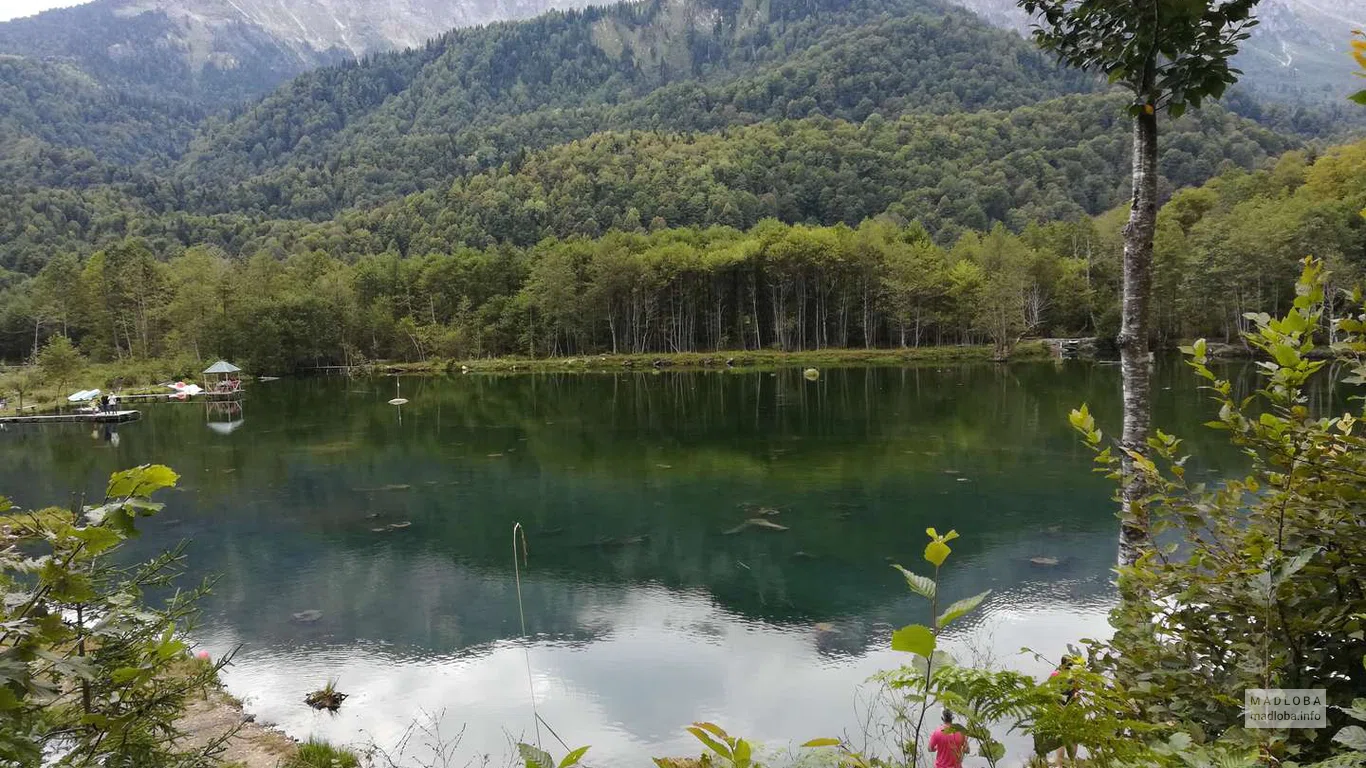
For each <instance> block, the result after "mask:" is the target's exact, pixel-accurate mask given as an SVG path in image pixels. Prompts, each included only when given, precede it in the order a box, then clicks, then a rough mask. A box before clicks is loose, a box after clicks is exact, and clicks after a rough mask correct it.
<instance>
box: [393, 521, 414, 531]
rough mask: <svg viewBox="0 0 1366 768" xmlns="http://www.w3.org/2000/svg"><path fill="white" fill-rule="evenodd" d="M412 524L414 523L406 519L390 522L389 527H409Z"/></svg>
mask: <svg viewBox="0 0 1366 768" xmlns="http://www.w3.org/2000/svg"><path fill="white" fill-rule="evenodd" d="M410 525H412V523H410V522H408V521H406V520H405V521H403V522H401V523H389V528H390V529H398V528H407V527H408V526H410Z"/></svg>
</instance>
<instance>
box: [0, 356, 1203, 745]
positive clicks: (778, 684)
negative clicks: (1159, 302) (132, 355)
mask: <svg viewBox="0 0 1366 768" xmlns="http://www.w3.org/2000/svg"><path fill="white" fill-rule="evenodd" d="M1118 373H1119V371H1118V367H1117V366H1113V365H1091V364H1082V363H1068V364H1065V365H1055V364H1050V363H1039V364H1019V365H1011V366H1007V367H1001V366H993V365H971V366H955V367H915V368H851V369H832V370H827V371H825V372H824V373H823V375H822V376H821V378H820V380H819V381H816V382H810V381H806V380H804V379H803V378H802V376H801V372H800V371H799V370H797V369H792V370H784V371H780V372H778V373H776V374H770V373H715V372H713V373H662V374H653V375H652V374H643V373H623V374H618V375H612V374H579V375H573V374H567V375H519V376H508V377H495V376H455V377H434V378H405V379H403V396H404V397H407V398H409V399H410V403H409V404H408V405H405V406H403V407H402V408H396V407H394V406H391V405H388V404H387V402H386V401H387V400H389V399H390V398H392V397H394V380H393V379H392V378H374V379H345V378H309V379H283V380H279V381H273V382H267V383H258V384H256V385H254V386H252V387H251V388H250V390H249V393H248V395H247V398H246V399H245V400H244V402H243V403H242V404H241V410H240V412H232V411H227V410H224V409H223V407H221V406H211V405H206V404H204V403H183V404H182V403H158V404H150V405H144V406H140V407H141V410H142V411H143V419H142V420H141V421H139V422H136V423H132V424H126V425H121V426H119V427H118V428H117V429H116V430H109V429H105V428H100V429H95V430H93V431H92V429H91V428H90V427H89V426H88V425H85V426H83V425H52V426H43V427H33V426H23V427H16V426H10V427H9V428H8V429H6V430H4V431H0V493H3V494H6V495H8V496H10V497H12V498H13V499H14V500H15V501H16V503H19V504H21V505H24V506H35V505H44V504H47V503H53V502H65V501H66V500H68V499H70V498H71V495H72V493H73V492H75V491H81V490H84V491H86V492H88V493H92V494H95V493H98V492H99V491H100V489H102V487H103V482H104V479H105V478H106V477H107V476H108V474H109V473H110V472H111V471H114V470H116V469H120V468H125V467H128V466H131V465H135V464H140V463H146V462H158V463H165V464H169V465H171V466H172V467H174V468H175V469H176V470H177V471H179V472H180V473H181V476H182V480H181V485H180V488H179V489H177V490H176V491H174V492H170V493H167V494H165V498H164V499H163V500H164V501H166V502H167V509H166V511H165V512H164V513H163V514H162V515H161V516H160V517H158V518H155V519H153V520H151V521H149V522H148V523H147V524H146V526H145V533H144V535H143V537H142V538H141V539H140V540H139V541H138V542H137V544H136V545H135V547H134V548H133V549H134V551H133V552H131V553H129V554H130V555H137V554H145V553H147V552H149V551H151V550H152V549H153V548H157V547H163V546H168V545H171V544H174V543H175V542H177V541H180V540H182V539H190V540H192V544H191V545H190V549H189V554H190V561H191V576H192V577H199V576H204V575H209V574H217V575H219V576H220V577H221V578H220V581H219V582H218V585H217V587H216V589H215V592H214V594H213V596H212V597H211V599H210V600H209V601H208V602H207V604H206V605H205V606H204V608H205V613H204V620H203V624H202V626H201V627H200V628H199V629H198V630H197V633H196V636H197V639H199V640H200V641H201V642H202V643H203V645H204V646H205V647H207V648H208V649H209V650H210V651H211V652H213V653H215V654H219V653H223V652H225V651H227V650H229V649H231V648H233V647H235V646H238V645H240V646H241V650H240V652H239V654H238V656H237V660H236V664H235V665H234V666H233V667H232V668H231V669H230V670H229V671H228V672H227V675H226V680H227V684H228V688H229V690H230V691H231V692H232V693H234V694H236V695H238V696H240V697H242V698H244V699H246V701H247V702H248V706H249V708H250V709H251V710H252V711H254V712H255V713H257V715H258V716H259V718H260V719H261V720H263V721H270V722H275V723H278V724H280V725H281V726H283V727H284V728H285V729H286V730H287V731H288V732H290V733H291V734H292V735H295V736H297V737H300V738H302V737H306V736H308V735H310V734H316V735H319V736H323V737H327V738H330V739H333V740H336V741H340V742H352V743H354V742H358V741H364V740H367V739H374V740H375V741H377V742H378V743H381V744H385V745H389V744H392V743H393V742H394V741H395V740H396V739H397V738H398V737H399V735H400V734H401V732H402V731H403V729H404V727H405V726H406V725H407V724H408V723H410V722H412V721H413V720H414V718H418V717H420V716H421V714H422V713H423V712H427V713H444V714H443V720H442V729H443V732H444V733H446V734H448V735H454V734H455V733H457V732H459V730H460V729H461V727H462V726H463V727H464V728H465V734H464V737H463V741H462V743H461V747H460V754H462V755H466V756H470V757H473V756H475V755H478V754H484V753H490V754H492V755H494V756H495V757H496V758H500V757H501V756H502V755H504V754H505V753H506V751H507V745H508V742H509V739H510V738H513V737H518V736H524V737H529V738H532V739H534V737H535V729H534V723H533V719H532V710H531V704H530V702H531V697H532V696H533V692H534V696H535V700H536V703H537V707H538V710H539V712H540V714H541V716H542V717H543V718H544V719H545V720H546V722H548V723H549V724H550V725H551V726H552V727H553V728H554V730H555V731H556V732H558V733H559V734H560V735H561V736H563V737H564V738H565V740H566V741H568V742H570V743H571V744H572V745H574V746H577V745H580V744H591V745H592V747H593V748H592V750H591V751H590V753H589V755H590V757H591V758H593V760H592V761H591V762H593V763H594V764H599V765H617V764H628V763H630V764H648V760H646V759H645V758H646V757H647V756H649V755H661V754H688V753H695V751H696V749H695V743H694V742H693V741H692V737H690V736H688V735H687V734H685V733H684V732H683V730H682V728H683V726H685V725H686V724H688V723H690V722H692V721H693V720H700V719H705V720H711V721H714V722H718V723H721V724H722V725H723V726H725V727H726V728H728V729H730V730H731V732H732V733H739V734H743V735H745V736H747V737H750V738H753V739H757V740H759V741H762V742H765V743H766V744H769V745H771V746H774V747H782V746H784V745H786V744H787V743H788V742H789V741H791V740H797V741H801V740H805V739H807V738H812V737H815V736H826V735H838V734H840V733H844V732H849V733H857V731H858V730H859V725H858V723H859V722H860V716H861V715H863V714H865V710H866V705H867V699H868V696H869V695H871V693H872V689H871V686H867V685H865V684H864V681H865V680H866V679H867V678H868V677H869V676H870V675H872V674H873V673H875V672H877V671H878V670H882V669H888V668H891V667H894V666H895V665H897V664H898V663H900V662H901V661H902V659H901V658H899V655H898V654H895V653H893V652H891V651H890V650H888V648H887V645H888V637H889V634H890V631H891V628H892V627H894V626H900V625H902V624H905V623H909V622H911V621H923V620H924V619H925V608H924V606H923V604H922V603H920V602H918V601H917V599H915V598H912V597H911V596H909V595H908V593H907V592H906V590H905V586H904V582H902V580H901V578H900V576H899V575H898V574H897V573H896V572H895V571H894V570H892V568H890V567H889V563H890V562H894V561H895V562H901V563H903V564H906V565H909V566H912V567H915V566H917V565H920V564H921V561H920V556H919V553H920V551H921V549H922V547H923V544H924V540H925V539H924V529H925V528H926V527H927V526H936V527H938V528H939V529H940V530H945V529H949V528H955V529H957V530H958V531H959V532H960V533H961V534H962V536H963V538H961V539H959V540H958V542H956V543H955V545H954V547H955V552H954V556H953V558H952V560H951V561H950V564H949V567H948V569H947V572H946V575H945V584H944V587H943V588H942V590H941V593H942V594H943V595H944V596H945V597H946V598H947V599H957V598H959V597H963V596H966V595H969V594H972V593H975V592H978V591H981V590H984V589H991V590H993V591H992V595H991V596H990V597H989V598H988V600H987V602H986V603H985V604H984V607H983V608H982V609H981V610H980V611H979V612H978V613H976V614H974V615H973V616H972V618H971V620H970V621H965V622H964V623H963V624H962V625H961V626H960V627H959V628H958V629H957V630H956V632H955V633H954V635H953V640H954V643H955V646H956V648H957V649H958V650H959V652H960V655H969V654H977V655H981V654H986V655H990V656H991V657H993V658H994V660H995V661H996V663H1000V664H1005V665H1010V666H1014V667H1017V668H1021V669H1024V670H1028V671H1030V672H1034V673H1037V674H1040V675H1042V674H1046V673H1047V671H1048V669H1049V668H1048V665H1047V664H1046V663H1044V662H1039V661H1035V660H1034V659H1032V658H1031V657H1029V656H1026V655H1021V654H1020V653H1019V649H1020V648H1021V647H1022V646H1029V647H1031V648H1033V649H1034V650H1037V651H1039V652H1040V653H1042V654H1044V655H1045V656H1046V657H1048V658H1056V657H1057V656H1058V655H1059V654H1060V653H1061V652H1062V651H1063V650H1064V649H1065V647H1066V644H1067V643H1068V642H1071V641H1075V640H1077V639H1078V638H1080V637H1083V636H1096V635H1103V634H1105V631H1106V630H1105V613H1106V611H1107V609H1108V606H1109V604H1110V601H1111V599H1112V591H1111V585H1110V574H1109V568H1110V566H1111V565H1112V563H1113V560H1114V555H1115V535H1116V523H1115V518H1114V512H1113V506H1112V504H1111V502H1110V501H1109V498H1110V493H1111V489H1110V486H1109V484H1108V482H1107V481H1106V480H1104V479H1103V478H1100V477H1098V476H1095V475H1093V474H1092V473H1091V472H1090V468H1091V463H1090V454H1089V453H1088V452H1087V451H1085V449H1084V448H1082V447H1081V446H1080V445H1079V444H1078V441H1077V439H1076V438H1075V436H1074V435H1073V433H1072V432H1071V430H1070V428H1069V427H1068V425H1067V419H1066V414H1067V411H1068V409H1070V408H1072V407H1074V406H1075V405H1077V404H1079V403H1082V402H1088V403H1090V404H1091V406H1092V409H1093V410H1094V411H1096V412H1097V415H1098V418H1099V419H1100V420H1101V422H1102V424H1103V425H1104V426H1105V427H1107V428H1109V429H1110V431H1113V430H1114V429H1115V428H1117V427H1118V425H1119V377H1118ZM1155 393H1156V395H1157V404H1156V410H1157V423H1158V424H1159V425H1160V426H1162V427H1163V428H1165V429H1167V430H1168V431H1174V432H1176V433H1178V434H1181V435H1183V436H1186V437H1188V438H1190V445H1191V447H1192V448H1193V449H1194V450H1195V452H1197V453H1198V454H1201V455H1204V456H1207V457H1211V460H1212V461H1213V463H1214V464H1218V463H1219V460H1220V457H1221V456H1223V457H1225V458H1227V457H1228V453H1227V450H1226V449H1225V450H1224V451H1223V453H1222V454H1221V453H1219V452H1218V435H1217V434H1215V433H1212V432H1210V431H1208V430H1204V429H1202V428H1200V427H1199V426H1198V425H1199V423H1200V422H1202V421H1204V420H1206V419H1208V418H1210V415H1209V407H1208V404H1207V402H1206V401H1205V399H1204V397H1203V396H1202V395H1201V394H1200V393H1198V392H1197V391H1196V389H1195V383H1194V381H1193V379H1192V377H1191V376H1190V375H1189V374H1188V373H1187V372H1185V371H1184V370H1183V369H1182V368H1180V367H1178V366H1177V365H1175V364H1174V363H1173V364H1164V365H1162V366H1160V367H1159V369H1158V371H1157V386H1156V387H1155ZM1211 451H1215V452H1214V453H1210V452H1211ZM1206 463H1207V464H1208V461H1207V462H1206ZM1197 466H1199V465H1197ZM1201 471H1205V470H1201ZM759 508H772V509H776V510H779V512H778V514H776V515H772V516H769V517H767V518H766V519H769V520H773V521H775V522H777V523H779V524H781V525H783V526H786V527H787V528H788V529H789V530H786V531H773V530H762V529H749V530H745V531H742V532H739V533H733V534H727V533H726V531H728V530H730V529H733V528H734V527H735V526H737V525H738V524H739V523H741V522H743V521H744V520H745V519H746V518H748V517H753V516H754V514H755V513H754V510H757V509H759ZM517 521H520V522H521V523H522V524H523V526H524V527H525V529H526V533H527V538H528V541H529V550H530V558H529V563H528V566H527V567H526V569H525V570H524V571H523V572H522V574H521V578H522V593H523V600H524V605H525V615H526V623H527V633H528V634H529V635H530V639H526V640H524V639H522V637H521V635H522V633H521V629H520V624H519V619H518V606H517V598H516V587H515V579H514V572H513V556H512V526H513V523H514V522H517ZM391 523H399V524H402V523H410V525H407V526H406V527H399V528H389V527H388V526H389V525H390V524H391ZM376 528H383V529H384V530H382V531H376V530H375V529H376ZM1031 558H1054V559H1056V560H1057V564H1056V565H1052V566H1045V565H1038V564H1036V563H1034V562H1031ZM305 612H316V613H317V614H320V615H319V617H318V618H317V619H316V620H314V621H300V620H298V619H297V618H295V616H296V614H304V613H305ZM312 615H314V614H307V616H308V617H310V618H311V616H312ZM528 664H529V666H530V671H531V677H530V680H529V679H528ZM329 677H335V678H337V679H338V686H339V688H340V689H341V690H343V691H345V692H347V693H349V694H350V698H349V699H348V700H347V702H346V703H345V705H344V706H343V707H342V709H341V711H340V712H339V713H338V714H337V715H335V716H330V715H326V714H318V713H315V712H313V711H312V710H310V709H309V708H307V707H306V706H305V705H304V704H303V703H302V699H303V696H304V694H305V693H306V692H307V691H309V690H312V689H314V688H316V687H318V686H319V685H320V684H321V683H323V682H324V681H325V680H326V679H328V678H329ZM542 738H543V741H545V742H547V745H549V744H553V743H554V739H553V738H552V737H550V736H549V734H548V733H545V732H544V731H543V734H542ZM554 751H555V752H556V753H562V752H563V750H562V749H560V748H559V747H558V746H557V747H556V748H555V750H554Z"/></svg>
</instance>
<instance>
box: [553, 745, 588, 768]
mask: <svg viewBox="0 0 1366 768" xmlns="http://www.w3.org/2000/svg"><path fill="white" fill-rule="evenodd" d="M587 751H588V747H579V748H578V749H576V750H574V751H573V752H570V753H569V754H567V755H565V756H564V759H563V760H561V761H560V768H570V766H572V765H578V764H579V761H580V760H582V759H583V755H584V753H585V752H587Z"/></svg>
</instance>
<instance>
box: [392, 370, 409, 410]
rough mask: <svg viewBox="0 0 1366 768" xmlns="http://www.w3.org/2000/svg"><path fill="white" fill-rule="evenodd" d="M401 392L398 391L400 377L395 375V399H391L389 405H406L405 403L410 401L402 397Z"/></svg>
mask: <svg viewBox="0 0 1366 768" xmlns="http://www.w3.org/2000/svg"><path fill="white" fill-rule="evenodd" d="M400 394H402V393H400V392H399V391H398V377H397V376H395V377H394V399H393V400H390V401H389V405H404V404H406V403H407V402H408V401H407V400H406V399H404V398H402V397H400V396H399V395H400Z"/></svg>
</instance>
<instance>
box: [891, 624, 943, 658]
mask: <svg viewBox="0 0 1366 768" xmlns="http://www.w3.org/2000/svg"><path fill="white" fill-rule="evenodd" d="M934 646H935V640H934V632H932V631H931V630H930V628H929V627H926V626H924V625H922V624H909V625H907V626H904V627H902V628H901V629H898V630H897V631H895V632H893V633H892V650H894V651H904V652H906V653H914V654H916V655H919V656H924V657H925V658H927V659H928V658H929V657H930V654H932V653H934Z"/></svg>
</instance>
